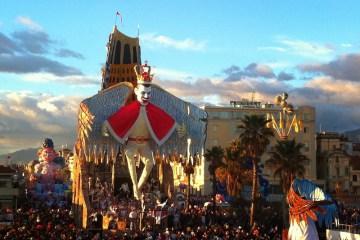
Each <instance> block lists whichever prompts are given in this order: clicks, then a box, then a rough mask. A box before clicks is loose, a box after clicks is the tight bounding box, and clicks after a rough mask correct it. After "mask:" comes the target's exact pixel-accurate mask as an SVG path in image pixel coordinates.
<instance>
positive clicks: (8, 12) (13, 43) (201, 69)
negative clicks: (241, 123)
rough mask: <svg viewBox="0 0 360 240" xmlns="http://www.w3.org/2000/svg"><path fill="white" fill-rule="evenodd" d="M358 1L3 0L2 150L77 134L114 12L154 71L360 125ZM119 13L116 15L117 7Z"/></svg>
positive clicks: (209, 95) (191, 93)
mask: <svg viewBox="0 0 360 240" xmlns="http://www.w3.org/2000/svg"><path fill="white" fill-rule="evenodd" d="M359 7H360V2H358V1H355V0H353V1H351V0H350V1H346V4H345V2H343V1H333V0H326V1H325V0H323V1H320V0H319V1H310V0H303V1H287V0H283V1H280V0H279V1H259V0H242V1H236V0H228V1H222V2H221V1H213V0H208V1H192V0H182V1H165V0H152V1H139V0H131V1H130V0H128V1H125V0H122V1H120V0H116V1H115V0H112V1H110V0H107V1H95V0H86V1H85V0H77V1H70V0H63V1H40V0H35V1H26V0H23V1H20V0H19V1H13V0H3V1H2V7H1V9H0V154H3V153H7V152H11V151H15V150H18V149H24V148H30V147H39V146H40V145H41V142H42V141H43V139H44V138H45V137H51V138H53V140H54V142H55V145H57V146H62V145H65V144H68V145H71V144H72V143H73V142H74V141H75V136H76V115H77V111H78V107H79V103H80V102H81V101H82V100H83V99H85V98H88V97H91V96H93V95H94V94H96V93H97V92H98V91H99V90H100V83H101V76H100V70H101V67H102V66H103V64H104V63H105V60H106V59H105V58H106V48H105V46H106V43H107V40H108V36H109V33H110V32H111V31H112V29H113V26H114V25H115V24H116V25H117V27H118V29H119V30H120V31H122V32H123V33H125V34H126V35H128V36H131V37H136V36H137V35H138V32H139V37H140V45H141V50H142V60H143V61H144V60H147V61H148V62H149V64H150V65H152V66H153V69H154V72H155V80H154V81H155V82H156V83H158V84H160V85H161V86H162V87H163V88H165V89H166V90H168V91H170V92H171V93H173V94H175V95H176V96H178V97H180V98H182V99H184V100H186V101H189V102H192V103H195V104H198V105H204V104H215V105H225V104H228V103H229V102H230V101H231V100H240V99H242V98H250V97H251V96H252V93H253V92H254V93H255V94H254V98H255V100H257V101H262V102H271V101H273V99H274V97H275V96H276V95H277V94H280V93H282V92H288V93H289V102H291V103H293V104H294V105H295V106H296V105H298V106H299V105H311V106H314V107H315V108H316V115H317V117H316V126H317V128H318V129H319V128H320V126H321V130H325V131H339V132H342V131H346V130H352V129H356V128H359V127H360V108H359V107H358V105H359V103H360V94H359V92H360V83H359V81H360V51H359V50H360V28H359V27H358V23H359V22H360V15H359V14H358V9H359ZM117 11H118V12H119V13H120V14H121V17H120V16H118V17H116V12H117Z"/></svg>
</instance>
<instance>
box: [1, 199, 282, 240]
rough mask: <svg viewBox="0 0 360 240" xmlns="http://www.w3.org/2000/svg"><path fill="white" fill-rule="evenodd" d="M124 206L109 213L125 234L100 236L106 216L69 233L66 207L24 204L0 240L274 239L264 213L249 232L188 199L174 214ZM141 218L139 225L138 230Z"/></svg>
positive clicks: (239, 218)
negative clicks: (117, 218)
mask: <svg viewBox="0 0 360 240" xmlns="http://www.w3.org/2000/svg"><path fill="white" fill-rule="evenodd" d="M127 200H129V199H121V201H119V202H118V206H121V205H123V207H124V208H125V206H126V207H127V208H126V209H124V210H125V211H124V212H123V213H121V212H119V211H117V210H114V213H113V215H114V214H117V216H122V217H123V219H124V220H125V222H126V228H125V229H124V230H123V231H118V230H116V225H115V227H111V224H109V226H108V229H107V230H101V227H102V224H103V223H102V221H101V219H102V218H103V217H104V216H105V215H106V214H108V213H107V212H103V211H98V212H94V213H93V214H92V215H91V216H90V218H91V219H90V221H89V222H90V224H91V223H93V225H90V226H89V229H87V230H84V229H79V228H76V227H75V222H74V218H73V216H72V211H71V210H70V207H69V206H70V204H67V205H66V204H65V205H61V206H59V205H58V204H55V203H54V204H53V205H51V204H49V203H48V202H47V203H46V202H44V203H39V202H38V201H32V200H31V199H29V201H28V202H27V203H26V204H24V205H23V206H22V207H21V208H19V209H17V211H16V212H15V213H14V219H13V224H12V225H11V226H8V227H5V228H3V229H1V230H0V239H34V240H35V239H76V240H80V239H159V240H162V239H280V229H279V227H278V226H279V222H280V218H279V216H278V214H277V212H276V211H273V209H271V208H270V207H265V208H263V209H262V211H261V213H259V215H261V221H259V222H258V223H257V224H256V225H255V227H254V228H252V229H250V228H249V227H248V225H247V222H248V219H249V218H248V216H247V213H246V211H247V210H246V209H242V210H241V209H238V208H237V209H234V208H231V207H228V208H223V207H215V208H214V207H212V206H208V207H204V206H203V205H200V202H199V198H194V199H193V202H192V204H193V205H191V206H190V207H189V208H188V209H178V208H177V207H176V206H175V205H174V204H170V203H169V204H166V206H165V204H163V203H160V202H159V201H158V205H157V206H156V205H155V206H154V207H153V208H145V209H144V212H142V211H141V208H138V206H137V205H136V202H135V201H127ZM126 203H127V204H126ZM166 203H167V202H166ZM133 204H135V205H133ZM134 206H136V208H135V207H134ZM158 206H161V208H158ZM156 209H158V210H160V212H162V213H163V212H166V214H161V215H160V218H159V220H157V219H156V218H157V217H156V214H154V212H156ZM132 212H135V214H132ZM142 213H143V214H144V215H143V216H144V218H143V219H144V222H143V225H142V228H141V229H140V226H139V218H140V215H141V214H142ZM104 214H105V215H104ZM121 214H123V215H121ZM131 216H133V218H134V219H131ZM95 220H96V221H95ZM131 222H132V223H133V226H131ZM269 223H270V224H269Z"/></svg>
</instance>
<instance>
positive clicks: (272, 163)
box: [266, 140, 309, 225]
mask: <svg viewBox="0 0 360 240" xmlns="http://www.w3.org/2000/svg"><path fill="white" fill-rule="evenodd" d="M304 146H305V145H304V144H302V143H296V141H295V140H286V141H278V142H277V145H275V146H274V150H273V151H271V152H270V158H269V159H268V160H266V164H267V165H268V166H269V167H272V168H274V169H275V171H274V176H275V177H279V178H280V185H281V187H282V191H283V193H284V201H283V206H282V208H283V222H284V224H286V225H288V214H287V212H288V211H287V205H286V204H285V198H286V195H287V193H288V191H289V189H290V185H291V181H292V179H293V177H295V176H296V175H303V174H304V172H305V167H304V164H305V163H306V162H308V161H309V159H308V157H306V156H305V155H303V154H302V152H301V151H302V149H303V147H304Z"/></svg>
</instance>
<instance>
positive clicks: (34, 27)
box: [16, 16, 43, 31]
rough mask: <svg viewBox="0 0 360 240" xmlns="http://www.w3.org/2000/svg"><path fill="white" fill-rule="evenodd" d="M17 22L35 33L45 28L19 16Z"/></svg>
mask: <svg viewBox="0 0 360 240" xmlns="http://www.w3.org/2000/svg"><path fill="white" fill-rule="evenodd" d="M16 22H17V23H19V24H21V25H23V26H25V27H27V28H29V29H31V30H34V31H42V30H43V27H42V26H41V25H40V24H38V23H36V22H35V21H33V20H32V19H31V18H28V17H25V16H18V17H17V18H16Z"/></svg>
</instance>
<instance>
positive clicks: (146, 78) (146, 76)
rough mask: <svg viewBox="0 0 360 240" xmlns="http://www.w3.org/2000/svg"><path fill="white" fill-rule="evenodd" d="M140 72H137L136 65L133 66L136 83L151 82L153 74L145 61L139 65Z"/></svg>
mask: <svg viewBox="0 0 360 240" xmlns="http://www.w3.org/2000/svg"><path fill="white" fill-rule="evenodd" d="M139 69H140V73H139V72H138V66H134V71H135V74H136V78H137V84H151V81H152V79H153V76H154V75H153V74H151V67H150V66H149V65H148V64H147V62H145V64H143V65H140V66H139Z"/></svg>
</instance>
